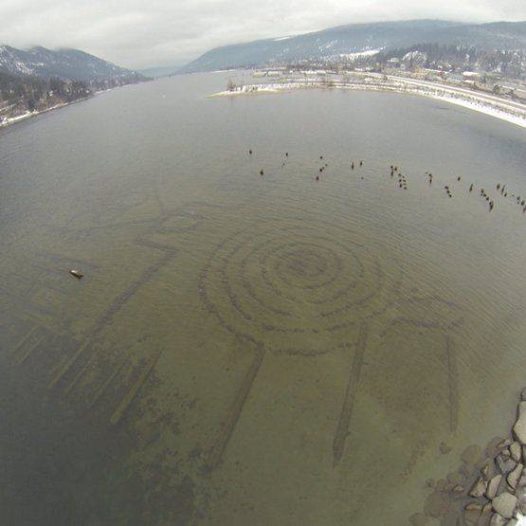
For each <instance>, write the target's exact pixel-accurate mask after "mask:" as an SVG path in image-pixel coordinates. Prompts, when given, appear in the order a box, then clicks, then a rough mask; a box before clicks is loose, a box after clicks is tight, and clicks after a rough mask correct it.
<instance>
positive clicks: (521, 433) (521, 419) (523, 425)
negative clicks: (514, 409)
mask: <svg viewBox="0 0 526 526" xmlns="http://www.w3.org/2000/svg"><path fill="white" fill-rule="evenodd" d="M513 434H514V435H515V437H516V438H517V440H518V441H519V442H520V443H521V444H522V445H525V444H526V402H520V403H519V415H518V417H517V421H516V422H515V425H514V426H513Z"/></svg>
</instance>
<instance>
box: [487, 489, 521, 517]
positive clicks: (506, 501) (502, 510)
mask: <svg viewBox="0 0 526 526" xmlns="http://www.w3.org/2000/svg"><path fill="white" fill-rule="evenodd" d="M491 504H492V505H493V509H494V510H495V511H496V512H497V513H498V514H499V515H502V516H503V517H504V518H505V519H511V518H512V517H513V513H514V511H515V507H516V506H517V497H516V496H515V495H512V494H511V493H508V492H507V491H505V492H504V493H501V494H500V495H499V496H498V497H495V498H494V499H493V501H492V503H491Z"/></svg>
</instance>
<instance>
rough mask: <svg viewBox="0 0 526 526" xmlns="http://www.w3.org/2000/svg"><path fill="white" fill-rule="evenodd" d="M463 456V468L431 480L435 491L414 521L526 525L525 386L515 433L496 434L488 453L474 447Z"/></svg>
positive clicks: (421, 525)
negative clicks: (508, 434) (499, 435)
mask: <svg viewBox="0 0 526 526" xmlns="http://www.w3.org/2000/svg"><path fill="white" fill-rule="evenodd" d="M440 451H441V452H442V453H443V452H444V448H443V447H441V448H440ZM461 460H462V467H461V468H460V469H459V470H458V471H457V472H455V473H450V474H449V475H448V476H447V479H442V480H439V481H438V482H436V483H435V482H434V481H433V480H430V481H428V482H427V485H428V486H429V487H430V488H432V489H433V493H432V494H431V495H429V497H428V498H427V500H426V503H425V506H424V512H423V513H416V514H414V515H413V516H412V517H411V518H410V523H411V524H412V525H413V526H424V525H425V524H428V523H429V521H430V519H435V522H433V524H437V520H438V524H442V525H449V524H452V525H453V524H454V525H457V524H465V525H466V526H519V525H523V524H524V525H526V518H524V517H523V516H526V469H525V466H526V389H524V390H523V391H522V393H521V401H520V403H519V406H518V414H517V419H516V421H515V424H514V426H513V430H512V433H511V435H510V436H509V437H508V438H495V439H493V440H492V441H491V442H490V443H489V444H488V446H487V447H486V449H485V450H484V452H481V449H480V448H479V447H478V446H469V447H468V448H467V449H466V450H465V451H464V453H463V454H462V456H461ZM523 521H524V522H523Z"/></svg>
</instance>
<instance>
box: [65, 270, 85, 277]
mask: <svg viewBox="0 0 526 526" xmlns="http://www.w3.org/2000/svg"><path fill="white" fill-rule="evenodd" d="M69 273H70V274H71V275H72V276H75V277H76V278H77V279H82V278H83V277H84V274H83V273H82V272H81V271H80V270H70V271H69Z"/></svg>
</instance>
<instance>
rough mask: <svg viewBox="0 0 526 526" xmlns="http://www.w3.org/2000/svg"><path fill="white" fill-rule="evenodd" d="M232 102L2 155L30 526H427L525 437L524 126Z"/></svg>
mask: <svg viewBox="0 0 526 526" xmlns="http://www.w3.org/2000/svg"><path fill="white" fill-rule="evenodd" d="M222 83H224V78H223V77H222V76H220V75H207V76H189V77H182V78H176V79H170V80H164V81H159V82H156V83H151V84H148V85H144V86H134V87H131V88H129V89H123V90H118V91H116V92H112V93H110V94H107V95H104V96H102V97H99V98H96V99H95V100H91V101H88V102H87V103H85V104H79V105H75V106H72V107H70V108H67V109H65V110H62V111H60V112H56V113H55V114H52V115H51V114H50V115H46V116H44V117H43V118H39V119H35V120H34V121H33V122H30V123H25V124H22V125H20V126H17V127H13V128H11V129H8V130H6V131H4V132H2V134H1V135H0V158H1V160H2V166H3V172H2V177H1V179H0V195H1V198H0V199H1V202H0V204H1V210H0V218H1V219H2V223H1V225H0V232H1V237H0V245H1V248H2V250H1V255H0V277H1V281H0V291H1V293H2V300H1V302H0V308H1V319H0V323H1V335H0V345H1V356H0V359H1V361H2V368H1V373H0V374H1V380H2V381H1V383H0V386H1V387H0V392H1V394H2V400H3V403H2V422H3V426H2V429H3V430H2V432H1V442H0V445H1V450H0V452H1V455H2V465H3V466H5V469H3V470H2V474H1V475H0V477H1V478H2V480H1V482H2V487H4V488H6V490H5V491H4V492H3V494H2V496H1V497H0V498H1V499H2V502H1V507H0V509H1V510H2V514H3V516H4V517H3V518H4V519H5V520H6V521H7V522H8V523H10V524H90V525H91V524H298V523H305V524H349V523H351V524H356V525H361V524H363V525H366V524H371V523H373V521H372V517H373V515H374V517H375V519H374V520H375V521H376V522H377V523H379V524H406V523H407V520H408V517H409V516H410V515H411V514H412V513H413V512H415V511H418V510H420V509H421V508H422V503H423V502H424V500H425V497H426V488H425V483H424V481H425V480H427V479H428V478H430V477H433V478H440V477H443V476H444V475H445V474H446V473H447V472H448V471H450V470H451V469H453V467H454V465H455V460H456V459H457V458H458V456H459V452H461V451H462V450H463V449H464V447H465V446H466V445H467V444H470V443H479V444H482V443H486V442H487V441H488V440H489V438H491V437H492V436H493V435H495V434H499V433H500V432H501V429H502V428H507V426H508V422H509V420H510V419H511V418H513V415H512V414H511V413H510V412H508V407H513V401H514V400H515V398H516V391H517V389H519V388H520V387H522V379H521V374H520V370H521V367H522V366H523V365H524V364H523V362H524V357H523V354H522V352H521V339H523V338H524V336H525V333H526V330H525V327H524V323H523V321H522V320H523V311H524V303H525V301H524V292H525V290H526V281H525V279H524V277H523V275H522V272H521V269H522V266H523V265H522V262H523V257H524V248H523V244H522V243H521V242H520V240H521V239H522V237H523V234H524V229H525V228H526V217H525V216H524V215H523V214H522V210H521V209H520V207H517V206H516V205H514V204H513V200H512V199H511V195H510V199H508V198H506V197H504V195H503V194H502V193H501V192H500V191H497V189H496V184H497V183H498V184H501V185H502V184H506V185H507V186H508V188H513V192H515V193H516V194H517V195H520V193H521V192H522V193H523V194H524V193H526V188H525V184H524V181H523V180H522V172H521V166H522V163H523V162H524V155H525V154H524V151H525V150H524V136H523V131H522V130H519V129H515V128H513V127H511V126H509V125H507V124H504V123H500V122H498V121H494V120H492V119H490V118H488V117H483V116H480V115H477V114H472V113H469V112H468V111H467V110H463V109H457V108H455V109H453V108H452V109H451V111H448V112H440V111H438V110H439V109H440V105H438V104H436V103H434V102H432V101H428V100H420V99H414V98H410V97H401V96H394V95H382V94H365V93H362V94H360V93H353V94H341V93H328V92H309V93H294V94H290V95H286V96H282V97H257V98H247V99H243V100H241V99H237V100H235V101H232V100H226V99H222V100H218V99H207V98H206V97H205V95H206V94H207V93H211V92H213V91H214V90H216V91H217V89H218V88H221V87H222ZM66 145H67V148H66ZM249 148H252V149H253V154H252V155H250V154H249V153H248V150H249ZM286 151H287V152H289V155H288V156H286V155H285V152H286ZM321 155H323V157H324V159H323V160H320V156H321ZM359 159H365V164H364V165H363V166H359V163H358V160H359ZM353 160H354V161H355V163H356V166H355V168H354V170H353V169H352V168H351V162H352V161H353ZM325 163H326V164H327V166H326V167H324V170H323V172H321V176H320V180H319V181H316V179H315V177H316V175H319V174H320V172H319V168H320V167H322V166H324V165H325ZM393 163H394V164H397V165H399V166H400V167H401V170H402V172H403V176H404V177H405V178H406V180H407V186H408V190H407V191H406V190H404V189H403V188H400V187H399V185H398V179H397V177H391V174H390V168H389V167H390V165H391V164H393ZM261 170H263V171H264V175H263V176H261V175H260V171H261ZM427 170H429V171H432V172H433V174H434V177H433V182H432V183H431V184H430V183H429V180H428V177H427V176H426V175H425V171H427ZM459 175H461V176H462V177H461V180H460V181H459V180H458V176H459ZM471 183H473V184H474V185H475V190H474V191H473V192H470V191H469V185H470V184H471ZM444 185H448V186H449V187H450V189H451V193H452V195H453V197H452V198H449V197H448V196H447V194H446V193H445V191H444ZM481 188H484V189H485V192H486V193H487V194H488V195H490V196H491V198H492V199H493V200H495V209H494V210H493V211H492V212H489V211H488V205H487V202H486V201H485V199H483V198H482V197H481V195H480V189H481ZM510 194H511V190H510ZM72 268H78V269H80V270H82V272H83V273H84V274H85V277H84V278H83V279H82V280H80V281H79V280H76V279H74V278H72V277H71V276H70V275H69V274H68V270H69V269H72ZM443 443H447V445H448V447H447V448H444V447H442V448H439V445H440V444H443ZM449 448H451V452H449V453H447V454H444V451H446V450H447V451H449ZM440 449H442V453H441V451H440ZM379 500H381V502H382V505H381V506H380V507H379V506H378V504H377V503H378V502H379Z"/></svg>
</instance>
